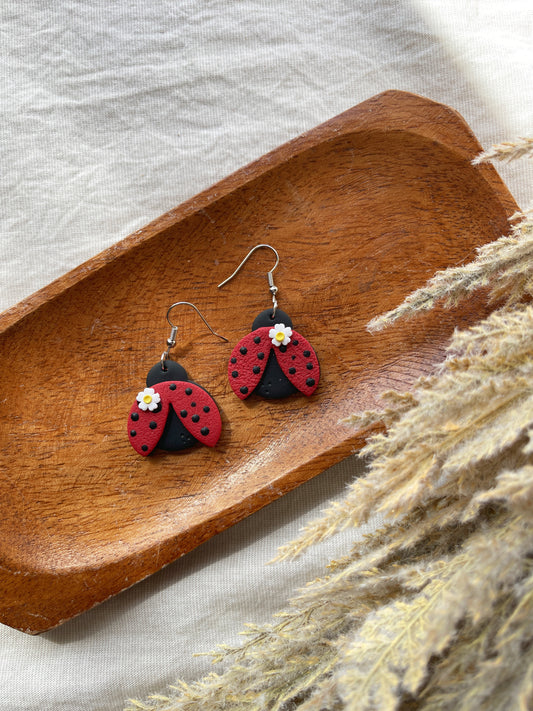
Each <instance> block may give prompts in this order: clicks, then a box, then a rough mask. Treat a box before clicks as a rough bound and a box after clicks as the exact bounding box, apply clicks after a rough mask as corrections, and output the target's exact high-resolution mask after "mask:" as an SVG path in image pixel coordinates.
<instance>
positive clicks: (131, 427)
mask: <svg viewBox="0 0 533 711" xmlns="http://www.w3.org/2000/svg"><path fill="white" fill-rule="evenodd" d="M182 305H184V306H190V307H192V308H193V309H194V310H195V311H196V313H197V314H198V315H199V316H200V318H201V319H202V321H203V322H204V323H205V325H206V326H207V327H208V329H209V330H210V331H211V333H212V334H213V335H215V336H217V337H218V338H221V339H222V340H223V341H226V342H227V341H228V339H227V338H224V336H220V335H219V334H218V333H215V332H214V331H213V329H212V328H211V326H210V325H209V324H208V323H207V321H206V320H205V318H204V317H203V316H202V314H201V313H200V311H198V309H197V308H196V306H195V305H194V304H190V303H189V302H188V301H178V302H176V303H175V304H172V306H170V308H169V309H168V311H167V321H168V323H169V325H170V327H171V331H170V336H169V338H168V339H167V346H168V347H167V349H166V351H165V352H164V353H163V355H162V356H161V358H160V360H159V362H158V363H156V364H155V365H154V367H153V368H151V369H150V371H149V373H148V375H147V376H146V387H145V388H144V390H141V391H140V392H139V393H138V395H137V397H136V398H135V402H134V403H133V406H132V408H131V410H130V414H129V416H128V437H129V440H130V443H131V446H132V447H133V449H134V450H135V451H136V452H138V453H139V454H142V455H143V457H146V456H147V455H148V454H150V453H151V452H152V451H153V450H154V449H155V448H156V447H157V446H159V447H160V448H161V449H165V450H170V451H176V450H181V449H188V448H189V447H193V446H194V445H196V444H198V442H199V443H201V444H205V445H206V446H208V447H214V446H215V444H216V443H217V442H218V439H219V437H220V431H221V429H222V422H221V419H220V412H219V410H218V407H217V405H216V403H215V401H214V400H213V398H212V397H211V395H210V394H209V393H208V392H207V390H204V388H202V387H201V386H200V385H197V384H196V383H193V382H192V381H191V380H189V379H188V376H187V371H186V370H185V368H184V367H183V366H182V365H180V364H179V363H177V362H176V361H174V360H169V352H170V349H171V348H173V347H174V346H175V345H176V334H177V332H178V327H177V326H175V325H174V324H173V323H172V321H171V320H170V312H171V311H172V309H173V308H174V307H176V306H182Z"/></svg>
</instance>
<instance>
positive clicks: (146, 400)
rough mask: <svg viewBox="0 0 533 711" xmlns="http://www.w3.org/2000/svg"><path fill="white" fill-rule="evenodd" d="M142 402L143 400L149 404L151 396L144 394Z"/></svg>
mask: <svg viewBox="0 0 533 711" xmlns="http://www.w3.org/2000/svg"><path fill="white" fill-rule="evenodd" d="M143 402H145V403H146V404H147V405H149V404H150V403H151V402H152V396H151V395H144V396H143Z"/></svg>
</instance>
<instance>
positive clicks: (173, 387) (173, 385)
mask: <svg viewBox="0 0 533 711" xmlns="http://www.w3.org/2000/svg"><path fill="white" fill-rule="evenodd" d="M168 387H169V390H175V389H176V383H172V384H171V385H169V386H168Z"/></svg>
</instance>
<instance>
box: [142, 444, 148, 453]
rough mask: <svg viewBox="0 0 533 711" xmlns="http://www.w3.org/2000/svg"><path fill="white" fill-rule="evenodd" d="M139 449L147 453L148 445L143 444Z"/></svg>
mask: <svg viewBox="0 0 533 711" xmlns="http://www.w3.org/2000/svg"><path fill="white" fill-rule="evenodd" d="M141 449H142V451H143V452H147V451H148V445H147V444H143V446H142V447H141Z"/></svg>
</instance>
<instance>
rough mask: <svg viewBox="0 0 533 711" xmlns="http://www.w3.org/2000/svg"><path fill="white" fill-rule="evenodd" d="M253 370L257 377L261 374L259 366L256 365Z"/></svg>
mask: <svg viewBox="0 0 533 711" xmlns="http://www.w3.org/2000/svg"><path fill="white" fill-rule="evenodd" d="M252 370H253V371H254V373H255V374H256V375H258V374H259V373H260V372H261V368H260V367H259V366H258V365H254V367H253V368H252Z"/></svg>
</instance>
